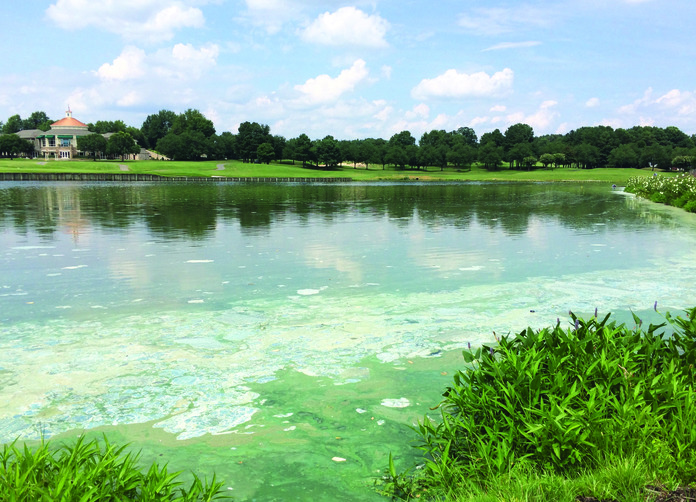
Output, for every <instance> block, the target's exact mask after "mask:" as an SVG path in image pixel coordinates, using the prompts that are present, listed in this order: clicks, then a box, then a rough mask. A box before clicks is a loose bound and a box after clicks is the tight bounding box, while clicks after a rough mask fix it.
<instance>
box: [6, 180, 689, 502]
mask: <svg viewBox="0 0 696 502" xmlns="http://www.w3.org/2000/svg"><path fill="white" fill-rule="evenodd" d="M0 207H1V208H2V212H1V213H0V442H9V441H12V440H13V439H15V438H17V437H19V438H21V439H23V440H35V439H38V438H40V437H41V436H42V435H43V436H44V437H50V438H53V439H55V440H58V441H60V440H69V439H70V438H74V437H75V436H76V435H77V434H79V433H80V432H82V431H85V430H86V431H88V433H89V434H92V435H96V434H101V433H106V434H108V435H109V437H110V438H111V439H112V440H114V441H117V442H131V443H132V445H133V448H134V449H136V450H140V449H141V450H142V454H143V460H144V461H146V462H150V461H153V460H158V461H160V462H164V461H169V462H170V466H171V468H173V469H177V470H179V469H183V470H186V471H189V470H193V471H194V472H196V473H197V474H198V475H210V474H212V473H213V472H216V473H217V474H218V477H220V478H221V479H223V480H224V481H225V487H226V489H227V490H228V491H229V493H230V494H232V495H233V496H234V497H235V500H238V501H243V500H249V501H251V500H259V501H270V500H327V501H328V500H331V501H334V500H344V501H352V500H373V499H374V500H383V499H382V498H381V497H379V496H378V495H376V494H375V493H374V491H373V488H372V487H373V482H374V480H375V479H376V478H378V477H379V476H380V475H381V473H382V472H383V471H384V469H385V468H386V467H387V458H388V455H389V452H392V453H393V454H394V456H395V459H396V463H397V467H399V468H405V467H407V466H411V465H414V464H415V463H416V462H417V459H418V455H417V454H418V451H417V450H415V449H414V448H413V444H414V443H413V441H414V440H415V439H416V435H415V433H413V432H412V431H411V429H409V426H411V425H413V424H414V423H415V422H416V421H417V420H418V419H419V418H422V417H423V416H424V415H425V414H426V413H428V414H430V415H431V416H433V417H436V416H437V414H438V413H439V412H438V411H432V410H431V409H430V408H432V407H434V406H435V405H437V403H438V402H439V401H440V398H441V393H442V392H443V390H444V388H445V386H447V385H448V383H449V381H450V380H451V378H452V374H453V373H454V372H455V371H456V370H457V369H460V368H461V367H462V366H463V364H462V359H461V350H462V349H463V348H466V347H467V344H471V345H472V346H477V345H480V344H482V343H490V342H491V341H493V340H494V333H496V334H497V335H500V334H505V333H510V332H516V331H520V330H522V329H523V328H525V327H526V326H532V327H534V328H541V327H544V326H548V325H552V324H555V323H556V322H557V319H558V318H560V320H561V323H564V324H567V323H568V322H569V318H568V311H569V310H573V311H574V312H575V313H576V314H578V315H579V316H581V317H591V316H592V315H594V310H595V308H598V309H599V313H600V316H603V315H605V314H606V313H608V312H613V313H615V315H616V316H617V317H618V318H619V319H620V320H622V321H626V322H630V323H633V321H632V317H631V312H633V313H635V314H637V315H638V316H639V317H640V318H641V319H644V320H645V321H646V322H648V321H659V320H660V319H661V316H660V314H659V313H656V312H654V311H653V304H654V302H655V301H657V302H658V310H659V311H660V312H665V311H668V310H669V311H671V312H672V313H675V314H679V313H681V310H682V309H685V308H687V307H691V306H693V305H694V299H696V281H694V280H693V278H694V277H696V246H695V245H694V244H695V243H696V216H695V215H693V214H688V213H685V212H683V211H681V210H678V209H675V208H670V207H664V206H660V205H656V204H652V203H650V202H646V201H643V200H639V199H636V198H634V197H633V196H631V195H628V194H624V193H623V192H620V191H613V190H611V187H609V186H604V185H598V184H562V183H558V184H502V183H501V184H493V183H491V184H464V183H461V184H460V183H447V184H434V183H427V184H417V183H405V184H397V183H390V184H386V183H385V184H379V183H370V184H360V183H349V184H337V185H323V184H317V185H313V184H306V185H301V184H243V183H238V184H237V183H230V184H212V183H211V184H177V183H151V184H150V183H142V184H115V183H114V184H110V183H104V184H98V183H93V184H90V183H85V184H77V183H76V184H73V183H55V184H52V183H41V184H32V183H19V182H17V183H15V182H4V183H2V184H0Z"/></svg>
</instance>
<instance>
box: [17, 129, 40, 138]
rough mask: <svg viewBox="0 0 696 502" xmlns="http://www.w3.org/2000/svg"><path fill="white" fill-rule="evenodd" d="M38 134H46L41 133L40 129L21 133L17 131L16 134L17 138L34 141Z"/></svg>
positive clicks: (26, 130)
mask: <svg viewBox="0 0 696 502" xmlns="http://www.w3.org/2000/svg"><path fill="white" fill-rule="evenodd" d="M40 134H46V133H45V132H43V131H42V130H41V129H24V130H22V131H19V132H18V133H17V136H19V137H20V138H22V139H36V137H37V136H39V135H40Z"/></svg>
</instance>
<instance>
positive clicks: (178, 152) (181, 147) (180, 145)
mask: <svg viewBox="0 0 696 502" xmlns="http://www.w3.org/2000/svg"><path fill="white" fill-rule="evenodd" d="M155 149H156V150H157V151H158V152H159V153H161V154H162V155H166V156H167V157H169V158H170V159H172V160H183V159H184V158H185V157H186V156H187V153H186V144H185V143H184V140H183V139H182V137H181V135H180V134H174V133H173V132H171V131H170V132H169V133H168V134H167V135H165V136H164V137H163V138H160V139H159V140H158V141H157V144H156V145H155Z"/></svg>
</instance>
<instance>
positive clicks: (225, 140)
mask: <svg viewBox="0 0 696 502" xmlns="http://www.w3.org/2000/svg"><path fill="white" fill-rule="evenodd" d="M216 144H217V158H219V159H236V158H237V149H236V138H235V136H234V134H232V133H231V132H229V131H225V132H223V133H222V134H220V135H219V136H218V137H217V139H216Z"/></svg>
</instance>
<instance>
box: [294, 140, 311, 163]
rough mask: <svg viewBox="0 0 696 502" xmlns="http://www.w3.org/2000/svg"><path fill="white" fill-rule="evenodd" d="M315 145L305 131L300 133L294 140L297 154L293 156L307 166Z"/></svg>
mask: <svg viewBox="0 0 696 502" xmlns="http://www.w3.org/2000/svg"><path fill="white" fill-rule="evenodd" d="M313 146H314V145H313V143H312V140H311V139H309V136H307V135H306V134H304V133H302V134H300V135H299V136H298V137H297V138H296V140H295V141H294V148H295V156H294V157H293V158H294V159H295V160H299V161H301V162H302V167H305V166H306V165H307V162H308V161H309V160H311V158H312V147H313Z"/></svg>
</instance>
